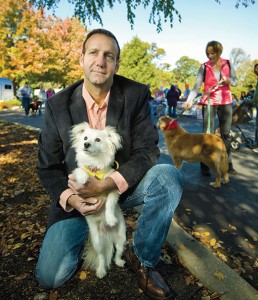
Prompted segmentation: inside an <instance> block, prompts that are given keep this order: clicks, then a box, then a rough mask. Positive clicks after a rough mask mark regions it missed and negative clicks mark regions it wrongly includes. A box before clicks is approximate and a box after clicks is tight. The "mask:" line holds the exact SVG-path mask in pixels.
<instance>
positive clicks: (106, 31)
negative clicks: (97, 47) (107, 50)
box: [82, 28, 120, 61]
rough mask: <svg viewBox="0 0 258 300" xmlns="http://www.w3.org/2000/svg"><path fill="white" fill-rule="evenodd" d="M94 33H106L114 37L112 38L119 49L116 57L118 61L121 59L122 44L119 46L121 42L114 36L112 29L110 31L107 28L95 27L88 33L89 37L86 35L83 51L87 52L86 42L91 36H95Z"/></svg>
mask: <svg viewBox="0 0 258 300" xmlns="http://www.w3.org/2000/svg"><path fill="white" fill-rule="evenodd" d="M94 34H103V35H106V36H108V37H110V38H112V39H113V40H114V41H115V43H116V46H117V50H118V51H117V57H116V58H117V61H119V59H120V46H119V43H118V41H117V39H116V37H115V36H114V34H113V33H112V32H110V31H108V30H106V29H102V28H99V29H94V30H92V31H90V32H89V33H88V34H87V37H86V39H85V40H84V42H83V45H82V53H83V54H85V48H86V43H87V41H88V39H89V38H90V37H91V36H93V35H94Z"/></svg>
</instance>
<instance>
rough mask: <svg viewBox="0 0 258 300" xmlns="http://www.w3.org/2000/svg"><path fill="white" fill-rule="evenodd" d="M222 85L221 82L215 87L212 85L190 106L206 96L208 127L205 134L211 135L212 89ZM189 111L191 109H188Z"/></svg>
mask: <svg viewBox="0 0 258 300" xmlns="http://www.w3.org/2000/svg"><path fill="white" fill-rule="evenodd" d="M221 85H222V80H221V81H219V82H218V84H217V85H213V86H212V87H211V88H209V89H208V91H207V92H205V93H203V94H202V95H201V96H199V97H196V98H195V99H194V100H193V102H192V104H195V103H198V101H199V100H200V99H201V98H202V97H203V96H204V95H208V106H207V113H208V127H207V131H206V133H211V115H210V110H211V109H210V93H211V91H212V90H213V89H217V88H218V87H220V86H221ZM190 109H191V108H190ZM186 110H187V109H183V110H182V112H181V113H180V114H179V115H178V116H177V119H178V118H180V117H181V116H182V115H183V113H184V112H185V111H186Z"/></svg>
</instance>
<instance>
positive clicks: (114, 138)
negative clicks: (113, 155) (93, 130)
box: [104, 126, 122, 150]
mask: <svg viewBox="0 0 258 300" xmlns="http://www.w3.org/2000/svg"><path fill="white" fill-rule="evenodd" d="M104 130H105V131H106V133H107V134H108V136H109V138H110V140H111V142H112V144H113V145H114V146H115V148H116V150H119V149H121V148H122V137H121V136H120V135H119V134H118V133H117V132H116V129H115V128H114V127H111V126H107V127H106V128H105V129H104Z"/></svg>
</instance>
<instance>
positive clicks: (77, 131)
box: [70, 122, 90, 148]
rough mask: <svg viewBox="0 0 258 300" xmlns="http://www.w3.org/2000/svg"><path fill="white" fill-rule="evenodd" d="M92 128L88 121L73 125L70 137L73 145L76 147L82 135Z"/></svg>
mask: <svg viewBox="0 0 258 300" xmlns="http://www.w3.org/2000/svg"><path fill="white" fill-rule="evenodd" d="M88 128H90V125H89V124H88V123H87V122H83V123H79V124H76V125H74V126H73V127H72V129H71V131H70V138H71V141H72V147H74V148H76V144H77V142H78V140H79V138H80V135H81V134H83V133H84V132H85V130H87V129H88Z"/></svg>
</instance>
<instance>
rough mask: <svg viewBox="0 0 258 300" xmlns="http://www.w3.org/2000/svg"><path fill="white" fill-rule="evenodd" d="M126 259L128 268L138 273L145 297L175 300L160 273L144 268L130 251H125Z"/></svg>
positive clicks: (158, 299)
mask: <svg viewBox="0 0 258 300" xmlns="http://www.w3.org/2000/svg"><path fill="white" fill-rule="evenodd" d="M124 258H125V261H126V263H127V264H128V266H129V267H131V268H132V269H133V271H134V272H135V273H136V276H137V280H138V283H139V286H140V288H141V289H142V290H143V292H144V294H145V295H147V296H149V297H150V298H152V299H157V300H164V299H171V300H172V299H174V297H175V295H172V293H171V291H170V289H169V287H168V285H167V284H166V283H165V281H164V280H163V278H162V277H161V275H160V274H159V272H158V271H156V270H155V269H154V268H149V267H144V266H142V265H141V263H140V261H139V260H138V258H137V256H136V255H135V254H134V253H133V252H131V251H130V250H126V251H125V253H124Z"/></svg>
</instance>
